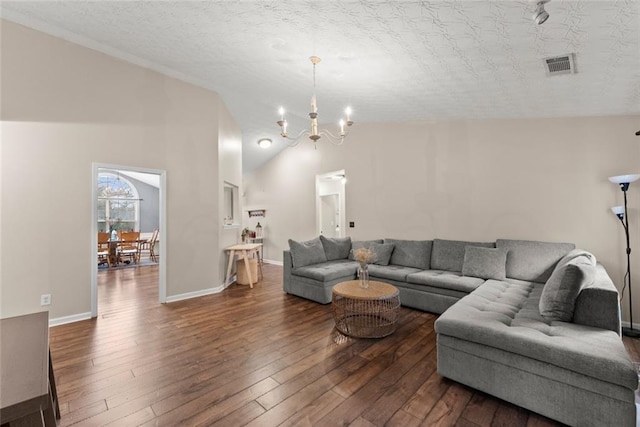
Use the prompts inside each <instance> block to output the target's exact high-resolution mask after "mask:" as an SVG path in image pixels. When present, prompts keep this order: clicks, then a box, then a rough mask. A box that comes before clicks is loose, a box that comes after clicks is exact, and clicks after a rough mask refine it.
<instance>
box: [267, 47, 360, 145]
mask: <svg viewBox="0 0 640 427" xmlns="http://www.w3.org/2000/svg"><path fill="white" fill-rule="evenodd" d="M309 59H310V60H311V63H312V64H313V96H312V97H311V112H310V113H309V118H310V119H311V130H308V129H304V130H302V131H301V132H300V133H299V134H298V135H296V136H295V137H290V136H289V133H288V132H287V120H286V119H285V116H284V108H283V107H280V111H279V113H280V120H278V121H277V122H276V123H278V126H280V136H282V138H284V139H286V140H290V141H293V142H292V143H290V144H289V145H290V146H292V147H293V146H296V145H298V144H299V143H300V142H301V141H302V139H303V137H305V136H308V137H309V139H310V140H312V141H313V143H314V144H315V143H316V142H317V141H318V140H319V139H320V138H322V137H325V138H326V139H327V140H328V141H329V142H331V143H332V144H334V145H340V144H342V143H343V142H344V139H345V138H346V137H347V135H349V129H350V128H351V125H353V121H352V120H351V107H347V108H346V110H345V115H346V118H345V119H340V122H339V123H338V124H339V126H340V133H339V134H338V135H337V136H336V135H334V134H332V133H331V132H329V131H328V130H325V129H321V130H320V131H318V103H317V101H316V65H318V64H319V63H320V58H318V57H317V56H312V57H310V58H309ZM345 126H346V127H345Z"/></svg>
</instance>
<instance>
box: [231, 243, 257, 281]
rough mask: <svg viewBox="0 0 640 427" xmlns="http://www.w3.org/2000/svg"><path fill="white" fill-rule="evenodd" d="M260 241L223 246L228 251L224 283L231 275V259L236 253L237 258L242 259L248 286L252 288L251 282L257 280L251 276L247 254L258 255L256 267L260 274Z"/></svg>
mask: <svg viewBox="0 0 640 427" xmlns="http://www.w3.org/2000/svg"><path fill="white" fill-rule="evenodd" d="M261 248H262V243H247V244H242V245H233V246H229V247H228V248H225V249H224V250H225V251H227V252H229V265H228V267H227V276H226V277H225V283H227V282H228V281H229V278H230V277H231V270H232V267H233V260H234V258H235V256H236V255H238V259H239V260H241V259H244V267H245V269H246V273H247V277H248V278H249V287H251V288H253V282H254V281H255V282H257V281H258V278H257V277H254V278H252V277H251V268H250V267H249V256H250V255H251V254H253V255H254V256H257V257H258V267H259V268H260V274H262V263H261V262H260V258H259V252H261ZM254 279H255V280H254Z"/></svg>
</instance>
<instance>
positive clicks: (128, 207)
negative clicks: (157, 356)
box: [91, 163, 167, 317]
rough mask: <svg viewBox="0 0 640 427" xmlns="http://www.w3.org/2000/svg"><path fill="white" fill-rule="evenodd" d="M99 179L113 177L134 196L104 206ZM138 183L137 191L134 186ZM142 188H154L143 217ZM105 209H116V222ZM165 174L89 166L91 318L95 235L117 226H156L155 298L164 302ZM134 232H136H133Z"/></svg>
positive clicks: (95, 280)
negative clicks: (157, 264)
mask: <svg viewBox="0 0 640 427" xmlns="http://www.w3.org/2000/svg"><path fill="white" fill-rule="evenodd" d="M99 176H102V180H104V179H105V176H111V177H116V178H115V179H114V183H118V184H121V185H122V186H123V187H126V186H130V187H133V189H132V191H131V192H132V193H133V194H134V197H132V198H130V199H124V198H123V199H122V200H120V201H118V202H116V203H111V206H110V207H108V206H105V203H104V202H105V201H104V200H99V199H100V198H99V194H98V187H99V185H98V184H99ZM134 182H137V183H138V189H136V188H135V185H133V183H134ZM145 186H149V187H157V193H156V194H157V199H156V200H152V199H153V197H147V204H148V205H151V206H153V207H152V208H151V212H148V214H146V215H142V217H141V215H140V209H139V205H140V204H141V203H142V201H143V200H144V198H143V197H141V196H142V195H141V194H140V193H139V191H140V190H143V189H144V187H145ZM105 209H106V211H107V212H108V210H109V209H114V211H115V210H116V209H119V214H118V220H117V223H116V222H115V220H114V217H113V216H111V217H110V216H108V215H105ZM166 211H167V209H166V171H163V170H156V169H147V168H138V167H132V166H122V165H113V164H103V163H93V165H92V221H91V222H92V238H91V253H92V263H91V317H97V316H98V263H97V262H96V260H97V258H98V254H97V248H98V241H97V240H98V237H97V236H98V232H99V231H105V228H106V227H109V229H110V230H112V229H113V228H115V227H114V226H115V225H117V226H119V227H125V228H127V229H138V230H139V229H140V227H141V226H142V227H143V228H144V227H157V228H158V229H159V230H160V236H161V237H160V238H161V239H163V240H164V241H163V243H161V244H160V247H159V251H158V256H159V259H160V260H161V262H160V263H159V266H158V279H159V280H158V295H159V302H160V303H165V302H166V300H167V289H166V255H165V253H166V246H167V245H166V238H165V237H164V236H166ZM147 223H148V224H147ZM136 231H137V230H136Z"/></svg>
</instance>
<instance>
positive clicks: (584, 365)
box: [435, 280, 638, 389]
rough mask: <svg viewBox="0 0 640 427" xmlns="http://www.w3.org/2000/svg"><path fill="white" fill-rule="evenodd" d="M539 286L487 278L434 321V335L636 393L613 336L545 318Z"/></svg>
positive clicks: (618, 342)
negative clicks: (541, 309)
mask: <svg viewBox="0 0 640 427" xmlns="http://www.w3.org/2000/svg"><path fill="white" fill-rule="evenodd" d="M542 287H543V285H542V284H540V283H534V282H529V283H517V284H516V283H509V282H505V281H497V280H487V281H486V282H485V283H484V284H483V285H482V286H480V287H479V288H478V289H477V290H476V291H474V292H473V293H472V294H469V295H467V296H466V297H464V298H462V299H461V300H460V301H458V302H457V303H456V304H455V305H453V306H452V307H451V308H449V310H447V311H446V312H445V313H443V314H442V315H441V316H440V317H439V318H438V320H437V321H436V325H435V328H436V332H437V333H438V334H443V335H448V336H452V337H455V338H459V339H462V340H467V341H471V342H474V343H477V344H482V345H485V346H488V347H492V348H498V349H501V350H504V351H508V352H511V353H514V354H518V355H521V356H525V357H528V358H531V359H534V360H537V361H540V362H543V363H549V364H552V365H555V366H557V367H560V368H563V369H567V370H570V371H573V372H577V373H579V374H583V375H586V376H590V377H594V378H598V379H600V380H603V381H607V382H610V383H613V384H618V385H621V386H624V387H628V388H630V389H635V388H636V386H637V384H638V377H637V374H636V372H635V370H634V369H633V365H632V363H631V361H630V359H629V356H628V355H627V352H626V350H625V347H624V344H623V343H622V340H621V339H620V337H619V336H618V334H616V333H615V332H613V331H608V330H603V329H599V328H593V327H590V326H583V325H578V324H574V323H566V322H559V321H551V320H548V319H545V318H544V317H543V316H542V315H541V314H540V312H539V310H538V304H539V301H540V295H541V293H542Z"/></svg>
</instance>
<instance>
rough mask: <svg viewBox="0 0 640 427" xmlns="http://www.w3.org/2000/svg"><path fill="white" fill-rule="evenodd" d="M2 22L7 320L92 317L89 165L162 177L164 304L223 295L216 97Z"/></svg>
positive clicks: (0, 227)
mask: <svg viewBox="0 0 640 427" xmlns="http://www.w3.org/2000/svg"><path fill="white" fill-rule="evenodd" d="M1 24H2V26H1V36H2V40H1V43H2V45H1V54H2V57H1V59H2V94H1V95H2V99H1V101H2V104H1V106H2V113H1V114H2V135H1V136H2V141H1V147H0V152H1V154H2V159H1V167H2V169H1V173H0V183H1V199H0V200H1V207H2V217H1V220H2V221H1V223H0V246H1V247H2V248H3V249H4V250H3V251H2V253H1V254H0V265H1V270H0V280H1V282H0V287H1V288H0V289H1V305H0V317H10V316H14V315H19V314H26V313H31V312H36V311H41V310H42V308H41V307H40V295H41V294H45V293H50V294H51V295H52V304H51V306H50V318H53V319H55V318H61V317H65V316H74V315H78V314H83V313H88V312H89V311H90V282H91V280H90V271H91V263H92V262H95V260H94V259H92V257H91V254H90V249H91V233H92V224H91V190H92V189H91V173H92V163H93V162H99V163H110V164H117V165H123V166H133V167H143V168H150V169H158V170H166V171H167V235H166V236H163V245H164V244H165V242H166V245H167V246H166V250H167V252H166V255H167V257H166V259H163V260H162V262H166V265H167V296H168V297H171V296H174V297H176V296H180V295H185V294H186V295H189V294H193V293H198V292H204V291H206V290H207V289H211V288H213V287H217V286H219V285H220V284H221V282H220V277H221V276H220V271H219V267H218V263H216V262H211V259H212V256H213V257H215V258H217V257H218V255H217V254H218V253H219V247H218V241H219V228H218V227H216V226H214V225H213V224H219V223H220V221H219V218H218V216H219V210H218V193H219V191H220V189H219V174H218V157H219V153H218V138H219V137H220V134H219V132H220V131H219V128H223V127H224V128H225V129H229V130H228V131H226V132H225V136H224V137H225V138H229V137H233V138H239V134H238V131H237V126H236V125H235V123H234V121H233V119H232V118H231V117H230V116H229V115H228V113H226V109H225V108H224V106H223V104H222V102H221V100H220V98H219V96H218V95H217V94H215V93H213V92H210V91H207V90H205V89H201V88H198V87H195V86H193V85H190V84H186V83H183V82H180V81H178V80H175V79H171V78H168V77H166V76H163V75H161V74H158V73H155V72H152V71H149V70H147V69H144V68H141V67H138V66H135V65H132V64H129V63H126V62H123V61H120V60H117V59H114V58H111V57H109V56H106V55H103V54H101V53H98V52H95V51H92V50H89V49H86V48H82V47H79V46H77V45H74V44H71V43H68V42H65V41H63V40H60V39H57V38H54V37H51V36H48V35H45V34H42V33H39V32H36V31H33V30H30V29H27V28H25V27H22V26H19V25H16V24H13V23H10V22H7V21H1ZM7 248H10V250H7Z"/></svg>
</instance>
